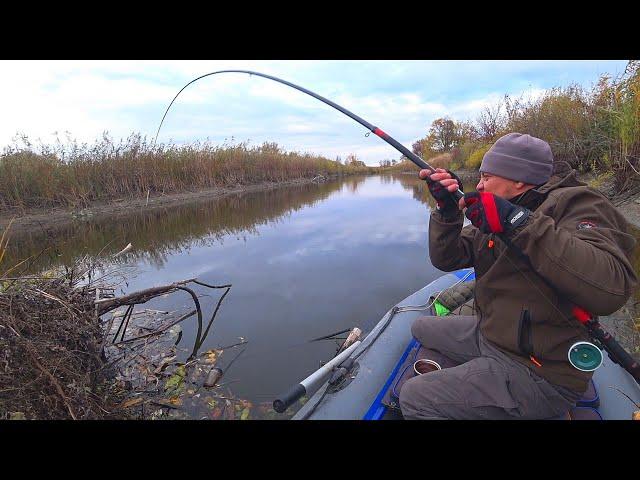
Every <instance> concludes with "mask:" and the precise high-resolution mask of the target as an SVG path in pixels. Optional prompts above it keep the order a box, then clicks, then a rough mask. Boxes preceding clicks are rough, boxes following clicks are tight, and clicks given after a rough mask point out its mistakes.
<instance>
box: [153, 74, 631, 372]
mask: <svg viewBox="0 0 640 480" xmlns="http://www.w3.org/2000/svg"><path fill="white" fill-rule="evenodd" d="M222 73H246V74H248V75H256V76H258V77H262V78H266V79H268V80H273V81H275V82H278V83H281V84H283V85H287V86H289V87H292V88H295V89H296V90H298V91H300V92H303V93H306V94H307V95H310V96H312V97H313V98H316V99H317V100H320V101H321V102H323V103H326V104H327V105H329V106H331V107H333V108H335V109H336V110H338V111H339V112H342V113H343V114H345V115H346V116H348V117H349V118H351V119H353V120H355V121H356V122H358V123H359V124H360V125H362V126H363V127H365V128H366V129H368V130H369V131H370V132H373V133H374V134H375V135H376V136H378V137H380V138H381V139H382V140H384V141H385V142H387V143H388V144H389V145H391V146H392V147H393V148H395V149H396V150H398V151H399V152H400V153H402V154H403V155H404V156H405V157H406V158H408V159H409V160H411V161H412V162H413V163H414V164H416V165H417V166H418V167H419V168H421V169H429V170H431V171H433V172H435V171H436V169H435V168H434V167H432V166H431V165H429V164H428V163H427V162H425V161H424V160H423V159H422V158H421V157H420V156H418V155H416V154H415V153H413V152H412V151H411V150H409V149H408V148H406V147H405V146H404V145H402V144H401V143H400V142H398V141H397V140H396V139H394V138H393V137H392V136H390V135H389V134H387V133H386V132H384V131H383V130H381V129H380V128H378V127H376V126H374V125H372V124H371V123H369V122H367V121H366V120H364V119H363V118H361V117H359V116H358V115H356V114H354V113H352V112H350V111H349V110H347V109H346V108H344V107H342V106H340V105H338V104H337V103H335V102H332V101H331V100H328V99H326V98H324V97H322V96H320V95H318V94H317V93H315V92H312V91H311V90H308V89H306V88H304V87H301V86H299V85H296V84H294V83H291V82H288V81H286V80H282V79H281V78H278V77H274V76H272V75H266V74H264V73H260V72H255V71H251V70H218V71H216V72H210V73H206V74H204V75H201V76H199V77H197V78H195V79H193V80H191V81H190V82H188V83H187V84H186V85H185V86H184V87H182V88H181V89H180V91H179V92H178V93H177V94H176V96H175V97H173V99H172V100H171V102H170V103H169V106H168V107H167V109H166V110H165V112H164V115H163V116H162V120H161V121H160V125H159V126H158V130H157V132H156V136H155V138H154V140H153V143H154V144H155V143H156V140H157V139H158V135H159V133H160V129H161V128H162V124H163V123H164V120H165V118H166V116H167V113H169V109H170V108H171V106H172V105H173V103H174V102H175V101H176V99H177V98H178V96H179V95H180V93H182V91H183V90H184V89H186V88H187V87H188V86H189V85H191V84H192V83H194V82H196V81H198V80H200V79H202V78H205V77H209V76H212V75H218V74H222ZM367 135H368V133H367ZM425 181H426V182H427V183H431V182H433V180H431V179H430V178H429V176H427V178H425ZM445 188H446V187H445ZM449 193H450V194H451V195H452V196H453V197H454V198H455V199H456V201H459V200H460V199H461V198H463V197H464V193H463V192H462V191H461V190H460V188H459V187H458V189H457V190H455V191H453V192H449ZM497 237H499V238H500V239H501V240H502V241H503V242H504V243H505V245H506V246H507V248H512V249H513V250H515V251H516V253H518V254H520V255H521V256H522V257H524V258H525V259H526V260H527V261H528V257H526V255H525V254H524V252H522V250H520V249H519V248H517V247H516V246H515V245H513V243H511V242H510V241H509V239H508V238H506V237H504V236H503V235H500V234H497ZM507 258H508V257H507ZM516 268H517V266H516ZM518 271H520V269H519V268H518ZM534 271H535V270H534ZM520 273H521V274H522V275H523V276H525V278H527V277H526V275H524V272H522V271H520ZM543 280H544V279H543ZM545 298H546V297H545ZM547 300H548V299H547ZM577 308H578V310H579V311H583V312H584V315H588V318H585V317H584V315H582V314H578V315H574V316H576V319H577V320H578V321H579V322H580V323H581V324H582V325H584V326H585V328H586V329H587V330H588V331H589V333H590V335H591V336H592V337H594V338H595V339H596V340H597V341H599V343H601V344H602V345H603V347H604V348H605V350H606V351H607V353H608V354H609V357H610V358H611V359H612V360H613V361H614V362H615V363H617V364H619V365H620V366H622V367H623V368H624V369H625V370H626V371H627V372H629V373H630V374H631V375H632V376H633V378H634V380H635V381H636V382H637V383H638V384H640V366H639V365H638V362H636V361H635V360H633V358H632V357H631V355H629V353H627V352H626V351H625V350H624V348H622V347H621V346H620V345H619V344H618V342H617V341H616V340H615V339H614V338H613V336H612V335H610V334H609V333H608V332H606V331H605V330H604V329H603V328H602V326H601V325H600V323H599V322H598V321H597V320H596V319H595V318H594V317H593V316H592V315H590V314H589V313H588V312H586V311H584V310H582V309H580V307H577ZM574 314H575V311H574ZM563 316H564V315H563ZM343 353H344V352H343ZM570 360H571V358H570Z"/></svg>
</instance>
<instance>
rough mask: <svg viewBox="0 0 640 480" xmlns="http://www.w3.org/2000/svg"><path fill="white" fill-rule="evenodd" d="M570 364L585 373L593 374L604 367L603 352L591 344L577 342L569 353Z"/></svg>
mask: <svg viewBox="0 0 640 480" xmlns="http://www.w3.org/2000/svg"><path fill="white" fill-rule="evenodd" d="M567 356H568V357H569V363H570V364H571V365H573V367H574V368H577V369H578V370H580V371H583V372H593V371H594V370H595V369H597V368H598V367H600V365H602V361H603V359H604V355H602V350H600V348H598V346H596V345H595V344H593V343H591V342H576V343H574V344H573V345H571V348H569V351H568V353H567Z"/></svg>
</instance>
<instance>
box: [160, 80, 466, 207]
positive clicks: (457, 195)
mask: <svg viewBox="0 0 640 480" xmlns="http://www.w3.org/2000/svg"><path fill="white" fill-rule="evenodd" d="M221 73H246V74H248V75H256V76H258V77H263V78H266V79H268V80H273V81H274V82H278V83H282V84H283V85H287V86H289V87H291V88H295V89H296V90H298V91H300V92H303V93H306V94H307V95H310V96H312V97H313V98H315V99H317V100H320V101H321V102H324V103H326V104H327V105H329V106H330V107H333V108H335V109H336V110H338V111H339V112H342V113H343V114H345V115H346V116H348V117H349V118H351V119H353V120H355V121H356V122H358V123H359V124H360V125H362V126H363V127H365V128H366V129H367V130H369V132H372V133H374V134H376V135H377V136H378V137H380V138H381V139H382V140H384V141H385V142H387V143H388V144H389V145H391V146H392V147H393V148H395V149H396V150H398V151H399V152H400V153H402V154H403V155H404V156H405V157H406V158H408V159H409V160H411V161H412V162H413V163H415V164H416V165H417V166H418V167H420V168H421V169H429V170H433V171H434V172H435V170H436V169H435V168H433V167H432V166H431V165H429V164H428V163H427V162H425V161H424V160H423V159H422V158H421V157H420V156H418V155H416V154H415V153H413V152H412V151H411V150H409V149H408V148H407V147H405V146H404V145H402V144H401V143H400V142H398V141H397V140H396V139H395V138H393V137H392V136H390V135H388V134H387V133H385V132H384V131H382V130H381V129H380V128H378V127H376V126H374V125H372V124H370V123H369V122H367V121H366V120H364V119H363V118H361V117H359V116H358V115H356V114H354V113H352V112H350V111H349V110H347V109H346V108H344V107H342V106H340V105H338V104H337V103H334V102H332V101H331V100H328V99H326V98H324V97H322V96H320V95H318V94H317V93H314V92H312V91H311V90H307V89H306V88H304V87H301V86H299V85H296V84H294V83H291V82H288V81H286V80H282V79H281V78H278V77H274V76H272V75H266V74H264V73H260V72H254V71H251V70H218V71H216V72H211V73H205V74H204V75H200V76H199V77H197V78H194V79H193V80H191V81H190V82H188V83H187V84H186V85H185V86H184V87H182V88H181V89H180V91H179V92H178V93H177V94H176V96H175V97H173V100H171V102H170V103H169V106H168V107H167V109H166V110H165V112H164V115H163V116H162V120H160V125H158V130H157V132H156V136H155V138H154V140H153V144H154V145H155V143H156V141H157V139H158V135H159V133H160V128H162V124H163V123H164V119H165V118H166V117H167V113H169V109H170V108H171V106H172V105H173V103H174V102H175V101H176V99H177V98H178V96H179V95H180V93H182V91H183V90H184V89H185V88H187V87H188V86H189V85H191V84H192V83H194V82H196V81H198V80H200V79H202V78H205V77H209V76H211V75H217V74H221ZM425 181H427V183H431V182H433V180H431V179H430V178H429V177H427V178H426V179H425ZM451 194H452V195H453V196H454V197H455V198H456V199H458V200H459V199H460V198H462V197H463V196H464V193H463V192H462V191H461V190H460V189H458V190H456V191H455V192H451Z"/></svg>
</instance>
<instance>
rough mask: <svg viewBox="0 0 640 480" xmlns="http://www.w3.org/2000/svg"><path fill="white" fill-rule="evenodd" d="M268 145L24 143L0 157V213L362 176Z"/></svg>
mask: <svg viewBox="0 0 640 480" xmlns="http://www.w3.org/2000/svg"><path fill="white" fill-rule="evenodd" d="M368 170H369V169H368V167H362V166H359V167H357V166H353V165H342V164H340V163H339V162H336V161H333V160H329V159H327V158H324V157H321V156H318V155H312V154H309V153H298V152H285V151H283V150H281V149H280V147H278V145H277V144H275V143H263V144H262V145H260V146H253V147H249V146H248V144H247V143H239V144H236V145H229V144H223V145H213V144H211V143H209V142H204V143H202V142H197V143H194V144H189V145H183V146H176V145H164V144H160V145H154V144H151V143H149V142H148V141H147V140H146V138H143V137H142V136H140V135H139V134H132V135H131V136H129V137H128V138H127V139H126V140H124V141H121V142H120V143H119V144H115V143H114V142H113V141H112V140H111V139H110V138H109V137H108V135H106V134H105V135H104V136H103V138H102V140H100V141H98V142H96V143H95V144H94V145H87V144H82V145H78V144H77V143H76V142H71V143H70V144H67V145H64V146H63V145H61V144H60V143H58V144H57V145H56V146H54V147H52V146H43V145H41V146H40V147H39V148H37V149H36V148H34V147H33V146H32V145H31V143H29V142H28V140H27V139H24V138H23V139H22V144H21V145H14V146H11V147H7V148H5V151H4V153H3V154H2V155H0V211H2V210H9V209H12V208H16V207H18V208H25V207H55V206H62V207H72V208H84V207H87V206H88V205H90V204H91V203H92V202H95V201H105V200H112V199H122V198H135V197H137V198H145V197H146V196H147V195H149V194H150V195H158V194H169V193H178V192H189V191H196V190H202V189H210V188H216V187H230V186H239V185H251V184H259V183H263V182H283V181H288V180H295V179H305V178H306V179H312V178H314V177H316V176H318V175H323V176H325V177H326V176H330V175H340V174H350V173H362V172H367V171H368Z"/></svg>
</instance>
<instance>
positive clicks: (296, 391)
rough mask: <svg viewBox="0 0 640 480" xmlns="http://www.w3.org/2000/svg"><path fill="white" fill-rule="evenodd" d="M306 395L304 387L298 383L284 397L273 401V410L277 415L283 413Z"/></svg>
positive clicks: (281, 396)
mask: <svg viewBox="0 0 640 480" xmlns="http://www.w3.org/2000/svg"><path fill="white" fill-rule="evenodd" d="M306 393H307V389H306V388H304V385H302V384H301V383H298V384H297V385H294V386H293V387H291V388H290V389H289V391H288V392H286V393H285V394H284V395H280V396H279V397H278V398H276V399H275V400H274V401H273V409H274V410H275V411H276V412H278V413H283V412H284V411H285V410H286V409H287V408H289V407H290V406H291V405H293V404H294V403H296V402H297V401H298V400H300V399H301V398H302V397H303V396H305V395H306Z"/></svg>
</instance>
